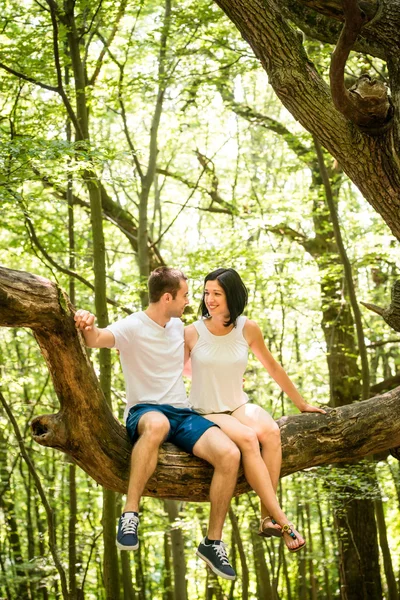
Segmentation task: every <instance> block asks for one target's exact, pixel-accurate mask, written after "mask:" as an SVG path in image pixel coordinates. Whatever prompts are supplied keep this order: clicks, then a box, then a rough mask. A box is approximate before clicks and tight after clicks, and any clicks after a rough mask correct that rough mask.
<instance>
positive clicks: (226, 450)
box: [215, 438, 242, 470]
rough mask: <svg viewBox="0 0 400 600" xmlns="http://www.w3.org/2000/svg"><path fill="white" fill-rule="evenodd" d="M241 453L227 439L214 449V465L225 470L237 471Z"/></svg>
mask: <svg viewBox="0 0 400 600" xmlns="http://www.w3.org/2000/svg"><path fill="white" fill-rule="evenodd" d="M241 456H242V455H241V453H240V450H239V448H238V447H237V446H236V444H235V443H234V442H232V440H230V439H229V438H227V439H226V440H224V443H223V444H221V445H220V446H218V447H217V448H216V465H215V466H218V467H221V468H225V469H229V470H230V469H232V470H234V469H236V470H237V469H238V468H239V465H240V459H241Z"/></svg>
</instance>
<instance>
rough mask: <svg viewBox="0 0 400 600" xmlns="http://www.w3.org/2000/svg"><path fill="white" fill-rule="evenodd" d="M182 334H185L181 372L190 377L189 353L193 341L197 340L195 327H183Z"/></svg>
mask: <svg viewBox="0 0 400 600" xmlns="http://www.w3.org/2000/svg"><path fill="white" fill-rule="evenodd" d="M184 336H185V357H184V360H183V364H184V367H183V374H184V375H185V376H186V377H189V378H191V377H192V364H191V361H190V353H191V351H192V349H193V347H194V345H195V343H196V342H197V339H198V337H199V335H198V333H197V331H196V328H195V327H194V326H193V325H188V327H185V331H184Z"/></svg>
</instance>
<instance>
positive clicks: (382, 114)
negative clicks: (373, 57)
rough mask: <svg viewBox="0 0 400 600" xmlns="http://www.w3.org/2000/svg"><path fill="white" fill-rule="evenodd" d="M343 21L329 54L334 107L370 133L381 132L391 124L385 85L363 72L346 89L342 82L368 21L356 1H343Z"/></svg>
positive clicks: (390, 108) (389, 106)
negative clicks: (334, 45) (353, 51)
mask: <svg viewBox="0 0 400 600" xmlns="http://www.w3.org/2000/svg"><path fill="white" fill-rule="evenodd" d="M343 7H344V14H345V19H346V20H345V24H344V27H343V29H342V33H341V34H340V38H339V41H338V43H337V46H336V48H335V50H334V52H333V54H332V60H331V67H330V82H331V92H332V99H333V103H334V105H335V107H336V108H337V109H338V110H339V111H340V112H341V113H342V114H343V115H344V116H345V117H346V118H347V119H349V120H350V121H352V122H353V123H355V124H356V125H358V126H359V127H362V128H363V129H364V130H365V131H369V132H370V133H373V134H381V133H383V132H384V131H386V130H387V129H388V127H389V126H390V125H391V124H393V109H392V105H391V103H390V101H389V98H388V94H387V90H386V87H385V84H384V83H383V82H381V81H376V80H372V79H371V78H370V77H369V75H362V76H361V77H360V78H359V79H358V80H357V82H356V83H355V84H354V85H353V86H352V87H351V88H350V89H349V90H347V89H346V87H345V84H344V71H345V67H346V61H347V59H348V57H349V54H350V51H351V50H352V49H353V46H354V43H355V41H356V39H357V37H358V35H359V33H360V31H361V29H362V28H363V26H364V24H365V23H366V22H367V17H366V15H365V14H364V13H362V11H361V10H360V7H359V6H358V3H357V0H344V2H343Z"/></svg>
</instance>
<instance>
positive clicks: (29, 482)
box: [20, 453, 36, 600]
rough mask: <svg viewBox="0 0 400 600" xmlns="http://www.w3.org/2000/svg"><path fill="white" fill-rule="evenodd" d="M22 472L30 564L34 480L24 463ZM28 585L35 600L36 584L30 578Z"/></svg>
mask: <svg viewBox="0 0 400 600" xmlns="http://www.w3.org/2000/svg"><path fill="white" fill-rule="evenodd" d="M30 454H31V453H30ZM20 471H21V477H22V479H23V482H24V486H25V491H26V531H27V537H28V560H29V562H31V561H32V562H33V561H34V560H35V535H34V527H33V519H32V510H33V508H32V478H31V475H30V473H29V472H28V476H27V478H26V477H25V474H24V472H23V467H22V463H20ZM28 583H29V593H30V600H35V588H36V583H35V582H33V581H31V578H30V577H29V578H28Z"/></svg>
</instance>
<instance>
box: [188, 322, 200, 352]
mask: <svg viewBox="0 0 400 600" xmlns="http://www.w3.org/2000/svg"><path fill="white" fill-rule="evenodd" d="M196 323H198V321H195V322H194V323H191V324H190V325H187V326H186V327H185V330H184V335H185V344H186V345H187V346H188V347H189V350H191V349H192V348H193V346H194V345H195V343H196V342H197V340H198V338H199V334H198V331H197V328H196Z"/></svg>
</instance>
